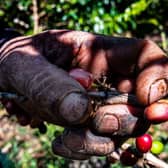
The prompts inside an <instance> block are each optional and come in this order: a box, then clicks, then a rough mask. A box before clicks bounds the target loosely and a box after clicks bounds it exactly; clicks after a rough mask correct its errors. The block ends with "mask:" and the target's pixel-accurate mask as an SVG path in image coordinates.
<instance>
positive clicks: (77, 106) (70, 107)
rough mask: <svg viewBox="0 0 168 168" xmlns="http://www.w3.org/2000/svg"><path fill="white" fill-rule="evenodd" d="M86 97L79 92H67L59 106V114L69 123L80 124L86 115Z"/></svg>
mask: <svg viewBox="0 0 168 168" xmlns="http://www.w3.org/2000/svg"><path fill="white" fill-rule="evenodd" d="M88 106H89V100H88V97H87V96H86V95H84V94H81V93H70V94H68V95H67V96H66V97H65V98H64V99H63V101H62V102H61V104H60V106H59V115H60V116H61V118H63V119H64V120H65V121H66V122H67V123H69V124H80V123H82V122H84V121H85V120H86V119H87V118H88V116H89V112H88Z"/></svg>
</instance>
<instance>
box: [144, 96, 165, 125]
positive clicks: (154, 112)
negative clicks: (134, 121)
mask: <svg viewBox="0 0 168 168" xmlns="http://www.w3.org/2000/svg"><path fill="white" fill-rule="evenodd" d="M144 116H145V118H147V119H148V120H149V121H150V122H151V123H152V124H160V123H162V122H166V121H168V101H167V100H164V99H163V100H160V101H158V102H155V103H153V104H151V105H150V106H148V107H147V108H146V109H145V112H144Z"/></svg>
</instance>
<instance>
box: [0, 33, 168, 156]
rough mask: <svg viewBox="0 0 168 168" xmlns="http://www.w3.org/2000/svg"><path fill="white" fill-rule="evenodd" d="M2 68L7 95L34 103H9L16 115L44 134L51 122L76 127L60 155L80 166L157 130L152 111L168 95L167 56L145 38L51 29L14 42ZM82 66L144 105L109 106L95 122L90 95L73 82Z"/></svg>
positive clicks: (0, 59)
mask: <svg viewBox="0 0 168 168" xmlns="http://www.w3.org/2000/svg"><path fill="white" fill-rule="evenodd" d="M0 64H1V66H0V88H1V90H2V91H8V92H14V93H18V94H20V95H23V96H25V97H26V98H27V100H25V101H24V102H22V103H20V102H19V101H17V100H16V101H15V102H13V103H12V104H11V103H9V102H7V103H6V108H7V110H8V111H9V113H10V112H11V113H15V114H16V115H17V117H18V120H19V121H20V123H23V124H25V123H26V124H28V123H29V124H30V125H32V126H37V127H38V126H39V125H40V124H41V123H43V121H46V122H48V123H53V124H57V125H61V126H64V127H68V129H66V130H65V131H64V133H63V135H61V136H60V137H58V138H57V139H56V140H54V141H53V151H54V152H55V154H59V155H62V156H65V157H69V158H72V159H87V158H88V157H90V156H91V155H107V154H109V153H110V152H112V151H113V150H114V149H115V147H116V146H117V145H119V144H120V142H122V141H123V140H124V139H125V138H127V137H131V136H137V135H138V134H141V133H143V132H145V131H146V130H147V129H148V128H149V125H150V121H147V120H146V119H145V118H144V117H143V116H144V115H143V113H144V109H145V107H147V106H148V105H150V104H151V103H153V102H155V101H156V100H158V99H160V98H162V97H163V96H165V95H167V93H168V89H167V79H168V75H167V74H166V71H167V70H168V61H167V58H166V57H165V53H164V52H163V51H162V50H161V49H160V48H159V47H158V46H157V45H156V44H155V43H153V42H151V41H147V40H142V39H133V38H118V37H111V36H103V35H95V34H91V33H87V32H81V31H71V30H49V31H45V32H42V33H40V34H37V35H34V36H28V37H17V38H15V39H13V40H10V41H9V42H6V43H5V44H4V45H3V46H2V47H1V48H0ZM76 67H80V68H82V69H84V70H87V71H89V72H91V73H92V74H93V76H94V79H95V80H96V79H99V78H100V77H101V76H102V75H105V76H107V79H108V81H109V82H111V83H112V85H113V86H114V87H115V88H116V89H117V90H119V91H121V92H126V93H134V94H136V96H137V99H138V101H139V102H140V103H141V104H142V106H141V107H135V106H131V105H127V104H107V105H106V104H105V105H104V106H101V107H99V108H98V109H97V111H96V112H95V116H94V117H93V118H92V119H91V120H90V114H91V112H92V110H91V108H90V100H89V98H88V96H87V93H86V90H85V89H84V88H83V87H82V86H81V85H80V84H79V83H78V82H77V81H75V80H74V79H72V78H71V77H70V76H69V75H68V71H69V70H71V69H72V68H76ZM4 104H5V103H4ZM149 107H150V106H148V108H149ZM156 107H157V105H156ZM166 108H167V106H164V108H162V111H166ZM153 110H154V109H153ZM151 112H152V111H151ZM159 117H160V116H158V118H159ZM155 118H157V115H156V114H155ZM105 135H106V136H105ZM116 137H119V138H120V142H119V138H117V141H116Z"/></svg>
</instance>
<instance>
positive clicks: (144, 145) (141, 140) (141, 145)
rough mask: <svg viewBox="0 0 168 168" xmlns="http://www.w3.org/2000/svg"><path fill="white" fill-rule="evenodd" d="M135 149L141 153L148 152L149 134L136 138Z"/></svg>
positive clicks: (150, 138)
mask: <svg viewBox="0 0 168 168" xmlns="http://www.w3.org/2000/svg"><path fill="white" fill-rule="evenodd" d="M135 143H136V148H137V149H138V151H139V152H141V153H146V152H148V151H149V150H150V149H151V147H152V137H151V136H150V135H149V134H144V135H142V136H140V137H137V138H136V141H135Z"/></svg>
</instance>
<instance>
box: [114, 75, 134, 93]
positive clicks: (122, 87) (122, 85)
mask: <svg viewBox="0 0 168 168" xmlns="http://www.w3.org/2000/svg"><path fill="white" fill-rule="evenodd" d="M112 82H113V83H114V87H115V88H116V89H117V90H118V91H120V92H122V93H131V92H134V91H135V78H130V77H121V76H120V77H115V79H113V80H112Z"/></svg>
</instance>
